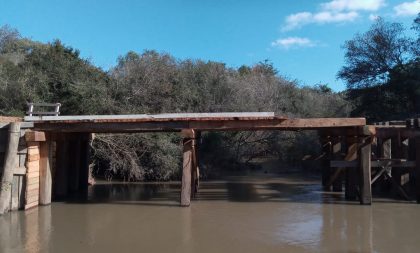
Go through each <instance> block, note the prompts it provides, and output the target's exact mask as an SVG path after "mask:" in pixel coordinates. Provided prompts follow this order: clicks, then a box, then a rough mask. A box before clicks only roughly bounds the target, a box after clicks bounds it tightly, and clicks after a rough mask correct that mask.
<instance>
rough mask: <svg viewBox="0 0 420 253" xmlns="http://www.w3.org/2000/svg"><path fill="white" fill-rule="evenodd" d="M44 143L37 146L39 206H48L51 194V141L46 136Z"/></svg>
mask: <svg viewBox="0 0 420 253" xmlns="http://www.w3.org/2000/svg"><path fill="white" fill-rule="evenodd" d="M46 137H47V138H46V141H44V142H40V146H39V153H40V159H39V204H40V205H49V204H51V192H52V173H51V169H52V166H51V162H52V157H51V156H52V152H51V150H52V147H51V140H50V138H49V137H48V136H46Z"/></svg>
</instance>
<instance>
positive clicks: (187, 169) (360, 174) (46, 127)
mask: <svg viewBox="0 0 420 253" xmlns="http://www.w3.org/2000/svg"><path fill="white" fill-rule="evenodd" d="M1 121H3V122H4V123H0V129H3V136H4V135H6V131H5V130H6V129H11V130H12V131H9V132H10V133H9V141H8V143H6V141H5V139H1V138H0V147H2V149H0V152H3V153H5V154H6V156H5V157H4V158H2V156H1V155H0V164H3V163H4V168H3V169H4V172H3V176H2V186H4V187H2V189H6V188H7V187H6V185H11V186H12V187H11V188H12V189H14V190H11V191H8V192H7V193H5V192H4V190H2V192H1V195H0V197H1V198H4V196H5V195H7V194H10V197H9V200H10V199H11V201H13V199H16V198H20V199H22V201H21V202H20V203H21V204H15V205H12V208H13V209H17V208H25V209H26V208H30V207H33V206H37V205H38V204H42V205H45V204H49V203H51V198H52V196H54V197H57V198H59V197H64V196H66V195H67V194H68V193H69V192H71V191H76V190H81V189H84V188H86V187H87V185H88V184H87V182H88V166H89V161H88V159H89V152H90V145H89V142H90V141H91V139H90V138H91V134H92V133H137V132H179V133H180V134H181V136H182V138H183V142H182V143H183V168H182V187H181V196H180V204H181V206H189V205H190V201H191V197H192V198H193V197H194V195H195V194H196V192H197V191H198V187H199V184H198V181H199V167H198V164H199V163H198V155H197V154H198V152H197V150H198V148H199V147H198V144H199V142H198V141H197V139H199V138H200V136H201V132H203V131H260V130H281V131H302V130H317V131H318V132H319V135H320V138H321V141H322V143H323V149H324V155H323V159H324V163H325V166H324V167H325V169H324V170H323V185H324V187H325V188H326V189H330V188H331V187H333V190H339V189H338V188H341V187H342V182H343V181H345V186H346V187H345V191H346V198H348V199H358V200H359V201H360V203H361V204H371V202H372V191H371V183H372V181H376V180H378V178H379V177H382V176H386V175H388V173H385V172H388V171H389V168H392V167H395V166H398V167H407V168H416V169H415V170H416V171H417V172H418V171H419V168H420V165H419V164H420V156H419V155H417V153H416V152H415V151H414V153H410V154H411V155H410V160H404V159H402V158H401V157H402V156H403V154H400V155H399V156H400V157H399V158H398V159H394V157H391V153H390V151H389V150H387V148H388V149H389V148H390V146H389V145H391V144H390V143H391V141H389V140H391V139H392V143H393V145H394V143H395V145H394V146H395V147H394V148H395V150H398V148H399V147H400V146H399V145H396V144H398V143H400V144H401V143H402V142H404V141H405V140H406V139H410V140H412V141H411V142H410V143H411V144H410V145H414V146H415V147H418V148H416V150H419V151H420V129H417V128H414V126H413V127H405V126H404V127H395V126H367V125H366V120H365V119H364V118H307V119H299V118H286V117H282V116H276V115H274V113H270V112H263V113H260V112H258V113H179V114H157V115H83V116H57V115H55V116H44V115H40V116H28V117H25V118H24V120H23V121H22V122H18V123H10V122H11V121H21V120H20V119H13V120H12V119H11V118H3V119H1V118H0V122H1ZM16 127H18V128H19V127H20V129H25V130H24V131H23V132H24V135H23V134H19V135H16V134H15V135H13V133H14V132H16V130H13V129H15V128H16ZM20 131H21V130H19V132H20ZM23 132H22V133H23ZM1 135H2V134H1V132H0V137H1ZM21 136H24V138H23V137H22V138H20V137H21ZM13 138H15V139H16V138H17V139H19V138H20V142H19V146H18V150H12V151H9V150H10V148H15V146H16V145H15V146H13ZM372 143H373V144H376V143H379V145H378V147H380V148H381V150H382V151H380V152H382V153H381V154H382V156H381V157H374V156H372ZM413 143H414V144H413ZM414 146H413V150H414ZM374 147H375V150H376V146H375V145H374ZM16 151H17V152H16ZM373 153H377V152H376V151H375V152H373ZM7 154H8V155H7ZM13 154H14V155H13ZM343 154H344V155H343ZM17 155H20V156H23V157H24V158H22V157H21V158H20V159H18V158H19V157H18V156H17ZM372 158H374V160H372ZM16 159H18V160H22V159H24V160H26V161H25V163H24V164H22V162H19V163H16V162H15V161H14V160H16ZM375 159H376V160H375ZM2 160H4V161H2ZM372 165H374V166H375V167H376V166H377V167H378V168H380V171H382V172H380V174H377V173H375V175H374V177H373V178H372V176H371V174H372V169H371V167H372ZM375 167H373V168H375ZM384 168H385V169H384ZM8 170H12V171H13V173H12V175H13V174H14V175H15V177H19V176H20V177H23V178H24V179H25V180H21V181H22V182H24V183H21V186H15V181H16V182H20V181H19V179H17V180H16V179H14V178H13V176H12V177H11V178H10V173H8V172H7V171H8ZM0 171H1V170H0ZM384 171H385V172H384ZM412 171H414V169H412ZM19 173H20V174H19ZM378 173H379V172H378ZM410 173H411V172H410ZM6 175H9V176H6ZM343 175H345V176H343ZM398 175H400V176H402V175H403V173H402V172H401V173H400V174H398ZM398 175H397V174H395V173H394V174H393V178H396V177H397V176H398ZM413 175H414V176H417V177H418V175H420V173H413ZM375 176H376V177H378V178H376V177H375ZM388 176H389V175H388ZM7 177H8V178H7ZM416 181H417V182H420V180H416ZM340 185H341V186H340ZM417 185H419V184H417ZM1 198H0V199H1ZM417 199H418V200H420V187H419V186H417ZM1 211H2V210H0V213H1Z"/></svg>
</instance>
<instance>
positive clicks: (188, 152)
mask: <svg viewBox="0 0 420 253" xmlns="http://www.w3.org/2000/svg"><path fill="white" fill-rule="evenodd" d="M188 131H189V136H195V134H194V130H193V129H189V130H184V133H187V132H188ZM194 142H195V139H193V138H184V139H183V142H182V143H183V166H182V185H181V201H180V202H181V206H184V207H186V206H189V205H190V203H191V173H192V170H193V146H194V145H195V143H194Z"/></svg>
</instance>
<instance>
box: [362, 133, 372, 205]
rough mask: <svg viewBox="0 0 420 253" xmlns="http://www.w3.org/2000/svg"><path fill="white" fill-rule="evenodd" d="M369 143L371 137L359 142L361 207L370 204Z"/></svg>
mask: <svg viewBox="0 0 420 253" xmlns="http://www.w3.org/2000/svg"><path fill="white" fill-rule="evenodd" d="M371 142H372V138H371V137H365V138H362V139H361V140H360V142H359V159H360V168H359V175H360V181H359V182H360V204H362V205H370V204H371V203H372V186H371Z"/></svg>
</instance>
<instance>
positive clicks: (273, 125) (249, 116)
mask: <svg viewBox="0 0 420 253" xmlns="http://www.w3.org/2000/svg"><path fill="white" fill-rule="evenodd" d="M25 120H26V121H30V122H33V124H34V130H38V131H51V132H91V133H125V132H151V131H153V132H158V131H169V132H170V131H173V132H179V131H181V130H182V129H196V130H200V131H227V130H250V131H254V130H305V129H308V130H309V129H312V130H319V129H325V128H343V129H344V128H353V129H354V127H361V126H365V125H366V120H365V118H307V119H299V118H286V117H284V116H276V115H274V113H273V112H251V113H249V112H247V113H177V114H155V115H147V114H139V115H80V116H45V117H43V116H39V117H25Z"/></svg>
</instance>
